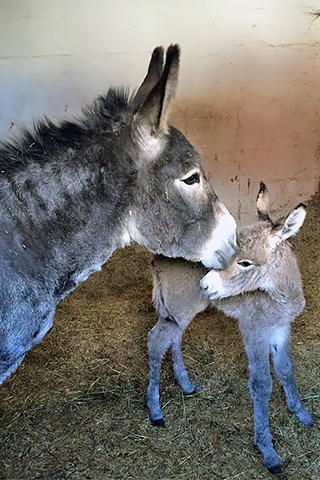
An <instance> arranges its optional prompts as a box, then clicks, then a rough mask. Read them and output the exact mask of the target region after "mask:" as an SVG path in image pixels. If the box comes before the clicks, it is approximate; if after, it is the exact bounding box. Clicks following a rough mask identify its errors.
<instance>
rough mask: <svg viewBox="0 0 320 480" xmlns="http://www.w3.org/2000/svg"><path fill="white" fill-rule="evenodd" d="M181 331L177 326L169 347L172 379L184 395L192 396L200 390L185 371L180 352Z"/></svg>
mask: <svg viewBox="0 0 320 480" xmlns="http://www.w3.org/2000/svg"><path fill="white" fill-rule="evenodd" d="M182 335H183V331H182V330H181V329H180V328H179V327H178V326H177V331H176V334H175V336H174V341H173V344H172V347H171V350H172V362H173V372H174V377H175V379H176V381H177V382H178V384H179V385H180V387H181V389H182V391H183V393H184V395H193V394H195V393H197V391H199V390H201V388H202V387H201V386H200V387H196V386H195V385H194V384H193V383H192V382H191V380H190V379H189V375H188V372H187V369H186V367H185V365H184V362H183V358H182V352H181V341H182Z"/></svg>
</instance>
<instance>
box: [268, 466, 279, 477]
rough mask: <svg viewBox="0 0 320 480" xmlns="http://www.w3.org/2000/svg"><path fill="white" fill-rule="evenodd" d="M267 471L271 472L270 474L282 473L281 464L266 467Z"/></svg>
mask: <svg viewBox="0 0 320 480" xmlns="http://www.w3.org/2000/svg"><path fill="white" fill-rule="evenodd" d="M267 468H268V470H269V472H270V473H272V475H281V474H282V468H281V465H275V466H274V467H267Z"/></svg>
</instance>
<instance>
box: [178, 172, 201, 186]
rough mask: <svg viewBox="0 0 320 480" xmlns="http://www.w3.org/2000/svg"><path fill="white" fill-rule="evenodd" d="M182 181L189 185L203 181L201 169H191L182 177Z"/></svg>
mask: <svg viewBox="0 0 320 480" xmlns="http://www.w3.org/2000/svg"><path fill="white" fill-rule="evenodd" d="M180 181H181V182H183V183H185V184H186V185H188V186H192V185H195V184H198V185H199V184H200V183H201V173H200V171H199V170H191V171H190V172H188V173H187V175H185V176H184V177H182V178H180Z"/></svg>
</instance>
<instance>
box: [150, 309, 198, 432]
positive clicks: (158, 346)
mask: <svg viewBox="0 0 320 480" xmlns="http://www.w3.org/2000/svg"><path fill="white" fill-rule="evenodd" d="M182 334H183V330H182V329H181V328H180V327H179V325H178V324H177V323H176V322H175V320H173V319H171V318H170V317H167V318H165V319H164V318H161V317H160V318H159V320H158V323H157V324H156V325H155V326H154V327H153V328H152V329H151V330H150V332H149V335H148V353H149V361H150V370H149V385H148V391H147V405H148V408H149V411H150V418H151V422H152V423H153V425H157V426H163V425H164V420H163V412H162V410H161V407H160V393H159V388H160V371H161V362H162V359H163V357H164V355H165V353H166V351H167V350H168V349H169V348H172V361H173V371H174V376H175V379H176V380H177V382H178V383H179V385H180V387H181V388H182V391H183V393H184V394H185V395H191V394H192V393H195V391H196V388H195V386H194V385H193V383H192V382H191V381H190V380H189V377H188V372H187V370H186V368H185V366H184V363H183V360H182V354H181V338H182Z"/></svg>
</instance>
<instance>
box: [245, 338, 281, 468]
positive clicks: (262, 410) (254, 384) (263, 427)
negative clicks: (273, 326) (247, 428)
mask: <svg viewBox="0 0 320 480" xmlns="http://www.w3.org/2000/svg"><path fill="white" fill-rule="evenodd" d="M242 333H243V336H244V342H245V348H246V353H247V356H248V360H249V370H250V377H249V383H248V386H249V390H250V394H251V398H252V401H253V408H254V443H255V445H256V446H257V448H258V449H259V450H260V452H261V454H262V456H263V464H264V466H265V467H267V468H268V470H269V471H270V472H271V473H274V474H277V473H281V461H280V458H279V456H278V455H277V453H276V452H275V450H274V448H273V445H272V438H271V433H270V428H269V398H270V395H271V391H272V379H271V374H270V364H269V341H268V338H264V336H266V334H265V332H260V333H259V332H252V331H250V332H242Z"/></svg>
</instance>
